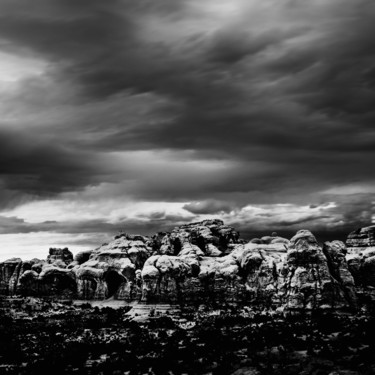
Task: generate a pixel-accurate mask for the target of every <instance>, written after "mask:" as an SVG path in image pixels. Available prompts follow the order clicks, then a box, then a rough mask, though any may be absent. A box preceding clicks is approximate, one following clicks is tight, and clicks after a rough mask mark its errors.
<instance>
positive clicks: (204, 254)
mask: <svg viewBox="0 0 375 375" xmlns="http://www.w3.org/2000/svg"><path fill="white" fill-rule="evenodd" d="M373 229H374V227H369V228H363V229H362V230H358V231H355V232H353V233H351V234H350V235H349V237H348V241H347V244H349V245H350V246H351V247H350V248H349V250H347V248H346V246H345V244H344V243H342V242H341V241H332V242H326V243H324V245H323V246H321V245H319V244H318V242H317V240H316V238H315V237H314V235H313V234H312V233H311V232H309V231H307V230H301V231H298V232H297V234H296V235H295V236H294V237H293V238H292V239H291V240H290V241H289V240H288V239H285V238H282V237H278V236H277V234H276V233H273V234H272V235H271V236H264V237H262V238H258V239H253V240H251V241H250V242H248V243H246V241H244V240H242V239H240V236H239V233H238V232H237V231H235V230H234V229H233V228H232V227H230V226H227V225H224V223H223V222H222V221H221V220H205V221H202V222H198V223H191V224H186V225H183V226H180V227H177V228H174V229H173V230H172V231H171V232H159V233H157V234H155V235H154V236H152V237H146V236H139V235H129V234H125V233H122V234H119V235H118V236H116V237H115V238H114V240H113V241H111V242H110V243H108V244H104V245H102V246H100V247H99V248H97V249H95V250H91V251H84V252H80V253H78V254H76V256H75V257H74V258H73V256H72V253H71V252H70V251H69V250H68V249H66V248H65V249H50V251H49V255H48V257H47V260H46V261H43V260H38V259H33V260H31V261H26V262H23V261H22V260H21V259H18V258H16V259H10V260H8V261H5V262H3V263H0V275H1V280H0V293H1V294H3V295H14V294H21V295H32V296H55V297H56V296H57V297H64V298H78V299H105V298H110V297H112V298H116V299H122V300H127V301H144V302H167V303H170V302H181V303H206V302H209V301H211V302H216V303H219V304H225V303H236V304H237V303H241V304H249V305H257V306H260V307H273V308H278V307H281V308H287V309H288V310H311V309H317V308H323V309H327V308H329V309H355V308H356V306H357V302H358V301H357V294H358V293H357V292H358V290H359V289H358V288H362V289H363V287H365V286H366V287H369V286H375V276H374V275H375V272H374V271H375V248H374V247H371V246H370V245H372V244H373V242H372V241H373V237H371V236H372V235H373V233H374V232H373ZM356 241H357V242H356ZM365 245H366V246H367V245H369V246H367V247H365ZM353 248H355V249H357V250H358V251H353Z"/></svg>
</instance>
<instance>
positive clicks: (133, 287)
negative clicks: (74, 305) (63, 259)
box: [71, 234, 152, 300]
mask: <svg viewBox="0 0 375 375" xmlns="http://www.w3.org/2000/svg"><path fill="white" fill-rule="evenodd" d="M151 254H152V247H151V241H150V239H149V238H148V237H144V236H132V235H128V234H121V235H118V236H116V237H115V239H114V240H113V241H111V242H110V243H109V244H104V245H102V246H101V247H99V248H98V249H96V250H94V251H91V252H84V253H79V254H77V256H76V258H75V261H74V262H75V263H76V264H73V267H72V268H71V270H72V272H73V273H74V274H75V277H76V280H77V295H78V298H82V299H104V298H110V297H114V298H119V299H124V300H134V299H137V298H138V297H139V296H140V294H141V288H140V286H139V273H140V271H141V269H142V268H143V265H144V263H145V261H146V260H147V258H148V257H149V256H150V255H151ZM137 271H138V272H137Z"/></svg>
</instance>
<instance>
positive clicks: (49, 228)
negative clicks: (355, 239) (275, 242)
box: [0, 0, 375, 261]
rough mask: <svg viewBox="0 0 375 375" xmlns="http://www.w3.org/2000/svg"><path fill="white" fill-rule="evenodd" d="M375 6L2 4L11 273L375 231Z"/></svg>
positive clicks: (5, 219) (2, 218)
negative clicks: (119, 243) (216, 235)
mask: <svg viewBox="0 0 375 375" xmlns="http://www.w3.org/2000/svg"><path fill="white" fill-rule="evenodd" d="M374 19H375V3H374V1H373V0H355V1H353V0H329V1H327V0H261V1H260V0H257V1H255V0H158V1H155V0H137V1H135V0H106V1H103V0H33V4H32V7H31V6H30V2H29V1H28V0H0V114H1V116H0V261H1V260H5V259H7V258H11V257H21V258H24V259H31V258H33V257H39V258H44V257H45V256H46V255H47V253H48V248H49V247H65V246H67V247H69V248H70V249H71V250H72V251H73V253H75V252H77V251H80V250H82V249H92V248H96V247H98V246H100V245H101V244H102V243H103V242H107V241H109V240H110V238H111V237H112V236H113V235H115V234H117V233H118V232H119V231H125V232H128V233H140V234H153V233H155V232H157V231H166V230H171V229H172V228H173V227H175V226H177V225H180V224H183V223H188V222H192V221H197V220H202V219H206V218H213V217H217V218H221V219H223V220H224V221H225V223H227V224H229V225H232V226H234V227H235V228H236V229H237V230H239V231H240V233H241V235H242V237H244V238H248V239H250V238H253V237H258V236H261V235H269V234H270V233H271V232H274V231H276V232H277V233H279V234H280V235H284V236H289V237H290V236H292V235H293V233H295V232H296V231H297V230H299V229H305V228H307V229H310V230H311V231H313V232H314V233H315V234H316V235H317V236H318V237H319V238H322V239H335V238H338V239H345V236H346V234H347V233H349V232H350V231H352V230H354V229H356V228H358V227H363V226H368V225H371V224H374V223H375V220H374V219H375V218H374V201H375V198H374V193H375V170H374V160H375V126H374V120H375V106H374V104H375V38H374V35H375V23H374V22H373V20H374Z"/></svg>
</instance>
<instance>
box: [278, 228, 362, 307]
mask: <svg viewBox="0 0 375 375" xmlns="http://www.w3.org/2000/svg"><path fill="white" fill-rule="evenodd" d="M345 252H346V249H345V246H344V244H342V243H339V242H338V241H334V242H333V243H328V242H327V243H326V244H325V245H324V250H323V248H322V247H321V246H320V245H319V244H318V242H317V240H316V238H315V236H314V235H313V234H312V233H311V232H310V231H308V230H300V231H298V232H297V234H296V235H295V236H294V237H293V238H292V239H291V240H290V245H289V248H288V252H287V256H286V259H285V261H284V262H283V263H282V265H281V267H280V283H279V295H280V301H281V303H282V304H283V305H285V307H287V308H288V309H316V308H338V309H340V308H346V307H347V308H349V307H353V306H355V303H356V301H355V293H354V281H353V277H352V276H351V274H350V273H349V271H348V268H347V265H346V262H345Z"/></svg>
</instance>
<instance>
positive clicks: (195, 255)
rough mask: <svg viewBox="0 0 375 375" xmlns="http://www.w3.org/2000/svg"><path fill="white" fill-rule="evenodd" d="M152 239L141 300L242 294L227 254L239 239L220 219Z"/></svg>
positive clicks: (190, 299)
mask: <svg viewBox="0 0 375 375" xmlns="http://www.w3.org/2000/svg"><path fill="white" fill-rule="evenodd" d="M153 240H154V246H153V250H154V256H152V257H150V258H149V259H148V260H147V261H146V263H145V265H144V267H143V270H142V274H141V276H142V280H143V283H142V300H144V301H168V302H170V301H183V302H199V301H207V300H208V299H213V300H215V299H222V300H223V301H224V300H226V301H228V302H229V301H232V300H236V299H238V298H237V295H238V294H241V295H243V294H244V292H245V286H244V285H243V283H241V276H240V274H239V267H238V264H237V262H236V260H235V259H234V258H233V257H232V256H231V255H230V254H228V253H230V252H231V251H232V250H233V248H234V247H235V246H236V245H239V244H241V242H242V241H241V240H240V239H239V233H238V232H237V231H235V230H234V229H233V228H232V227H230V226H227V225H224V223H223V221H221V220H205V221H202V222H197V223H191V224H186V225H183V226H180V227H177V228H174V229H173V231H172V232H171V233H163V234H161V233H159V234H158V235H156V236H154V237H153ZM155 243H157V244H158V245H160V246H155Z"/></svg>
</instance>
